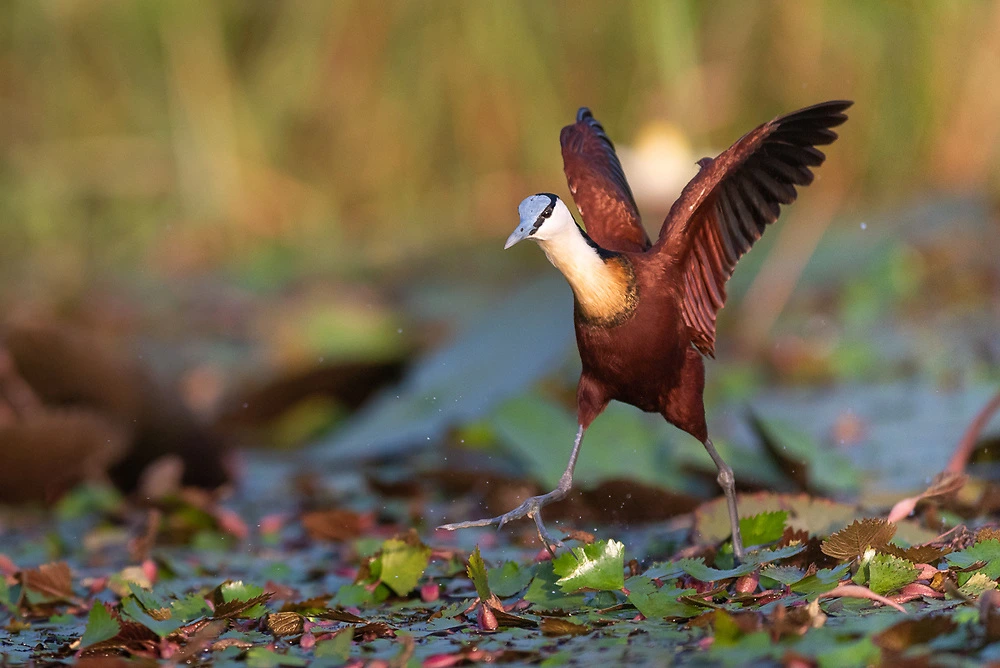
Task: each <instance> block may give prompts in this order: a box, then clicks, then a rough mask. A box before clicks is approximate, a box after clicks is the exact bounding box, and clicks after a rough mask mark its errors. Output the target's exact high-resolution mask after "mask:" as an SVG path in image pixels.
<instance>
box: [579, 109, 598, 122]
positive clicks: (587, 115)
mask: <svg viewBox="0 0 1000 668" xmlns="http://www.w3.org/2000/svg"><path fill="white" fill-rule="evenodd" d="M593 118H594V114H592V113H591V112H590V107H580V108H579V109H578V110H577V112H576V122H577V123H579V122H581V121H587V120H593Z"/></svg>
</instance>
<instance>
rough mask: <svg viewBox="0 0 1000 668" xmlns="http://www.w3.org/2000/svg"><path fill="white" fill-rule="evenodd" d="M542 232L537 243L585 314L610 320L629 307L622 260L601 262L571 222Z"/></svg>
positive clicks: (630, 288) (629, 285) (630, 293)
mask: <svg viewBox="0 0 1000 668" xmlns="http://www.w3.org/2000/svg"><path fill="white" fill-rule="evenodd" d="M546 236H547V238H545V239H538V245H539V246H541V247H542V250H543V251H544V252H545V256H546V257H547V258H548V259H549V262H551V263H552V265H553V266H554V267H555V268H556V269H558V270H559V271H561V272H562V274H563V276H565V277H566V280H567V281H568V282H569V285H570V287H571V288H572V289H573V294H574V296H575V297H576V301H577V302H578V303H579V305H580V309H581V311H582V312H583V314H584V315H585V316H587V317H589V318H594V319H598V320H610V319H613V318H615V317H617V316H618V315H620V314H622V313H624V312H625V311H627V310H629V309H630V308H631V306H632V305H633V302H634V300H635V286H634V284H633V283H634V281H633V276H632V272H631V270H630V268H629V265H628V264H627V263H626V262H625V261H623V260H619V259H617V258H615V259H611V260H610V261H608V262H605V260H604V259H603V258H602V257H601V256H600V255H599V254H598V252H597V250H596V249H595V248H594V247H593V246H591V245H590V244H589V243H587V240H586V239H585V238H584V236H583V233H582V232H581V230H580V228H579V227H577V225H576V223H575V222H574V223H573V224H571V225H561V226H559V229H558V230H553V231H552V232H551V233H550V234H548V235H546Z"/></svg>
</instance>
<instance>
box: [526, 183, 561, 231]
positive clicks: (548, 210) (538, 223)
mask: <svg viewBox="0 0 1000 668" xmlns="http://www.w3.org/2000/svg"><path fill="white" fill-rule="evenodd" d="M539 195H544V196H546V197H548V198H549V205H548V206H547V207H545V209H544V210H543V211H542V212H541V213H540V214H538V218H536V219H535V224H534V225H533V226H532V228H531V231H530V232H528V236H531V235H532V234H534V233H535V232H537V231H538V228H539V227H541V226H542V223H544V222H545V221H546V220H547V219H548V217H549V216H551V215H552V212H553V211H555V206H556V196H555V195H553V194H551V193H539Z"/></svg>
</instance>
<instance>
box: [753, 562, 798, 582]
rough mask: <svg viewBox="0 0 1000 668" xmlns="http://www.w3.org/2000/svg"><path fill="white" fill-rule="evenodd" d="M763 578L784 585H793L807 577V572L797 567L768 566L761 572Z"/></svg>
mask: <svg viewBox="0 0 1000 668" xmlns="http://www.w3.org/2000/svg"><path fill="white" fill-rule="evenodd" d="M760 576H761V577H762V578H771V579H772V580H774V581H776V582H780V583H781V584H783V585H793V584H795V583H796V582H799V581H800V580H802V578H804V577H805V576H806V572H805V571H803V570H802V569H801V568H796V567H795V566H768V567H767V568H765V569H763V570H762V571H761V572H760Z"/></svg>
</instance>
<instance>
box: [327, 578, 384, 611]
mask: <svg viewBox="0 0 1000 668" xmlns="http://www.w3.org/2000/svg"><path fill="white" fill-rule="evenodd" d="M374 598H375V597H374V593H373V592H372V591H370V590H369V589H368V587H366V586H364V585H362V584H348V585H341V587H340V589H338V590H337V594H336V596H334V597H333V601H331V604H332V605H339V606H342V607H345V608H350V607H356V608H360V607H363V606H366V605H370V604H371V603H372V602H373V600H374Z"/></svg>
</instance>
